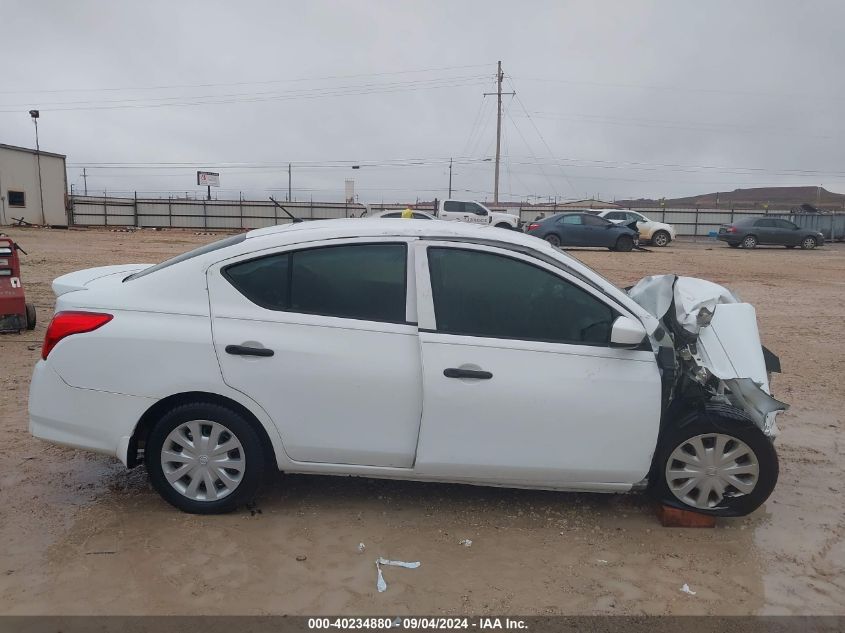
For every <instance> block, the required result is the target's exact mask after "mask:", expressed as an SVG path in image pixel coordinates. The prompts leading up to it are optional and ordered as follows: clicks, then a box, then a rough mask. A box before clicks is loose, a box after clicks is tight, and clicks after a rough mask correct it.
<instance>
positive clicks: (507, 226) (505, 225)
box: [495, 222, 513, 230]
mask: <svg viewBox="0 0 845 633" xmlns="http://www.w3.org/2000/svg"><path fill="white" fill-rule="evenodd" d="M495 226H496V228H497V229H508V230H511V229H512V228H513V227H512V226H511V225H510V224H508V223H507V222H499V223H498V224H496V225H495Z"/></svg>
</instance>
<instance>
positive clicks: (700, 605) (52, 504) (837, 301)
mask: <svg viewBox="0 0 845 633" xmlns="http://www.w3.org/2000/svg"><path fill="white" fill-rule="evenodd" d="M7 232H8V233H9V234H10V235H11V236H12V237H14V238H16V239H18V240H19V241H20V243H21V245H22V246H23V247H24V248H25V249H26V250H27V251H28V252H29V256H27V257H24V258H23V260H24V271H23V276H24V282H25V285H26V288H27V293H28V297H29V298H30V300H31V301H34V302H35V303H36V304H37V306H38V312H39V324H38V328H37V329H36V331H35V332H26V333H24V334H21V335H4V336H0V366H1V367H2V369H0V436H2V438H3V441H2V442H0V543H2V547H0V613H6V614H86V613H96V614H203V615H209V614H283V613H287V614H319V613H326V614H332V613H335V614H337V613H341V614H374V613H377V614H391V615H397V614H407V613H417V614H421V613H429V614H431V613H443V614H487V613H495V614H523V615H528V614H557V613H564V614H596V613H619V614H725V615H727V614H845V543H844V542H843V537H845V504H843V494H845V435H844V434H843V428H842V427H843V420H845V413H843V411H845V388H843V385H842V383H843V378H845V363H844V362H843V352H845V340H843V326H844V325H845V245H832V246H826V247H824V248H822V249H818V250H816V251H808V252H804V251H800V250H793V251H787V250H785V249H781V248H777V249H775V248H772V249H762V248H761V249H757V250H755V251H743V250H733V249H729V248H727V246H725V245H723V244H718V243H710V242H707V243H696V244H693V243H674V244H672V245H671V246H670V247H669V248H666V249H652V252H634V253H610V252H608V251H605V250H603V251H587V250H583V251H577V252H575V251H573V254H575V256H577V257H578V258H580V259H582V260H583V261H585V262H586V263H588V264H589V265H591V266H593V267H595V268H596V269H597V270H599V271H600V272H602V273H603V274H605V275H606V276H608V277H609V278H610V279H612V280H613V281H614V282H616V283H618V284H620V285H628V284H630V283H632V282H634V281H636V280H638V279H639V278H640V277H643V276H645V275H648V274H653V273H660V272H675V273H679V274H685V275H694V276H699V277H704V278H706V279H710V280H713V281H716V282H718V283H722V284H725V285H728V286H729V287H731V288H732V289H734V290H735V291H737V292H738V293H739V294H740V296H741V297H742V298H743V299H744V300H747V301H749V302H751V303H753V304H754V305H755V306H756V308H757V314H758V318H759V322H760V330H761V333H762V337H763V342H764V344H765V345H767V346H768V347H769V348H771V349H772V350H773V351H775V353H777V354H779V355H780V358H781V362H782V365H783V371H784V373H783V374H782V375H780V376H776V377H775V380H774V383H773V388H774V391H775V395H776V396H777V397H778V398H780V399H782V400H784V401H786V402H789V403H790V404H791V405H792V408H791V409H790V410H789V411H788V412H786V414H784V415H783V416H782V417H781V418H780V427H781V430H782V434H781V436H780V438H779V439H778V450H779V454H780V458H781V475H780V483H779V484H778V487H777V488H776V490H775V492H774V495H773V496H772V497H771V499H770V500H769V501H768V502H767V503H766V504H765V505H764V506H763V507H762V508H761V509H759V510H758V511H757V512H755V513H754V514H753V515H752V516H750V517H746V518H744V519H733V520H720V521H718V523H717V526H716V528H715V529H697V530H696V529H666V528H662V527H660V525H659V524H658V522H657V519H656V518H655V515H654V513H653V511H652V508H651V506H650V504H649V502H648V500H647V499H646V498H645V497H644V496H642V495H588V494H560V493H551V492H534V491H520V490H504V489H493V488H480V487H471V486H458V485H443V484H420V483H408V482H391V481H377V480H367V479H354V478H336V477H314V476H311V477H306V476H287V477H285V476H281V475H279V476H278V477H275V478H274V480H273V482H272V485H269V486H267V487H265V489H264V492H263V494H262V495H261V496H260V497H259V499H258V505H257V506H256V507H255V508H254V509H252V510H249V509H245V510H242V511H239V512H236V513H234V514H231V515H226V516H211V517H199V516H190V515H187V514H182V513H180V512H178V511H176V510H175V509H173V508H172V507H170V506H169V505H167V504H166V503H165V502H163V501H162V500H160V498H159V497H158V495H157V494H155V493H154V492H153V491H152V489H151V488H150V486H149V484H148V483H147V478H146V473H145V472H144V469H143V467H140V468H137V469H135V470H133V471H129V472H127V471H126V470H125V469H124V468H123V467H122V465H121V464H119V463H117V462H116V461H115V460H112V459H109V458H107V457H104V456H99V455H93V454H87V453H84V452H81V451H75V450H71V449H66V448H61V447H57V446H52V445H48V444H46V443H44V442H41V441H38V440H35V439H33V438H32V437H30V435H29V433H28V431H27V417H26V405H27V395H28V385H29V379H30V375H31V372H32V367H33V365H34V364H35V362H36V360H37V359H38V356H39V351H40V345H41V340H42V338H43V335H44V329H45V327H46V323H47V321H48V320H49V317H50V315H51V312H52V308H53V295H52V292H51V290H50V282H51V281H52V279H53V278H55V277H57V276H58V275H61V274H64V273H66V272H70V271H73V270H78V269H81V268H88V267H91V266H99V265H105V264H115V263H122V262H138V261H140V262H156V261H160V260H162V259H165V258H166V257H168V256H171V255H174V254H177V253H179V252H182V251H185V250H188V249H189V248H192V247H193V246H194V245H197V244H200V243H204V242H208V241H211V240H213V239H215V238H214V237H213V236H205V235H195V234H193V233H180V232H152V231H143V232H138V233H116V232H107V231H61V230H40V229H10V230H8V231H7ZM462 539H472V546H471V547H465V546H463V545H461V544H459V541H461V540H462ZM361 542H362V543H364V544H365V546H366V549H365V551H364V552H363V553H359V552H358V544H359V543H361ZM377 556H385V557H390V558H396V559H400V560H405V561H417V560H418V561H421V563H422V564H421V566H420V567H419V568H418V569H399V568H391V567H388V568H386V569H385V572H384V573H385V578H386V580H387V583H388V590H387V591H386V592H385V593H383V594H379V593H378V592H377V591H376V573H375V567H374V564H373V561H374V559H375V558H376V557H377ZM303 557H305V559H304V560H299V559H301V558H303ZM684 583H687V584H688V585H689V586H690V588H691V589H692V590H693V591H695V592H696V594H695V595H689V594H686V593H683V592H681V590H680V589H681V586H682V585H683V584H684Z"/></svg>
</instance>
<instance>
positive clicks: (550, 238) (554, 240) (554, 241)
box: [543, 233, 560, 246]
mask: <svg viewBox="0 0 845 633" xmlns="http://www.w3.org/2000/svg"><path fill="white" fill-rule="evenodd" d="M543 239H544V240H546V241H547V242H548V243H549V244H551V245H552V246H560V238H559V237H558V236H557V235H555V234H554V233H549V234H548V235H546V236H545V237H544V238H543Z"/></svg>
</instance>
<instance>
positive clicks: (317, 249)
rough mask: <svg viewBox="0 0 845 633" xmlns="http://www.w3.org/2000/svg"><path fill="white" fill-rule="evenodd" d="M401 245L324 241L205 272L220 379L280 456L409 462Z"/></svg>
mask: <svg viewBox="0 0 845 633" xmlns="http://www.w3.org/2000/svg"><path fill="white" fill-rule="evenodd" d="M407 251H408V249H407V244H406V243H404V242H400V243H397V242H396V241H395V240H394V241H393V242H388V241H381V242H375V243H374V241H373V240H367V241H366V242H363V241H354V242H350V243H341V244H338V243H337V241H335V240H333V241H332V242H331V244H323V245H319V244H315V245H314V246H310V247H309V248H307V249H305V248H300V249H299V250H286V251H279V250H277V251H276V252H271V253H266V252H265V253H263V254H262V255H261V256H259V255H257V254H253V255H246V256H241V257H239V258H235V259H233V260H229V261H226V262H222V263H220V264H218V265H216V266H213V267H212V268H210V269H209V271H208V287H209V293H210V298H211V302H210V303H211V312H212V327H213V335H214V347H215V350H216V352H217V358H218V360H219V362H220V368H221V370H222V372H223V379H224V381H225V382H226V383H227V384H228V385H229V386H230V387H233V388H234V389H237V390H239V391H241V392H243V393H245V394H246V395H248V396H249V397H251V398H252V399H253V400H254V401H256V402H257V403H258V404H259V405H260V406H261V407H262V408H263V409H264V410H265V411H266V412H267V413H268V414H269V415H270V417H271V418H272V419H273V421H274V423H275V424H276V426H277V427H278V429H279V433H280V435H281V437H282V442H283V445H284V448H285V452H286V453H287V455H288V456H289V457H290V458H291V459H292V460H294V461H300V462H321V463H333V464H356V465H367V466H393V467H410V466H412V465H413V461H414V454H415V452H416V444H417V436H418V433H419V424H420V415H421V408H422V396H421V393H420V381H421V378H420V351H419V343H418V340H417V328H416V325H414V324H412V323H410V321H412V320H414V319H413V318H412V319H409V318H408V313H407V310H408V309H409V308H408V307H407V306H406V288H410V289H411V291H412V292H413V288H414V284H413V275H411V277H410V279H409V277H408V273H407V270H408V266H407Z"/></svg>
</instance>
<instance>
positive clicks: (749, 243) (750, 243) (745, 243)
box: [742, 235, 757, 248]
mask: <svg viewBox="0 0 845 633" xmlns="http://www.w3.org/2000/svg"><path fill="white" fill-rule="evenodd" d="M756 246H757V238H756V237H755V236H753V235H746V236H745V237H744V238H742V248H755V247H756Z"/></svg>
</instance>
